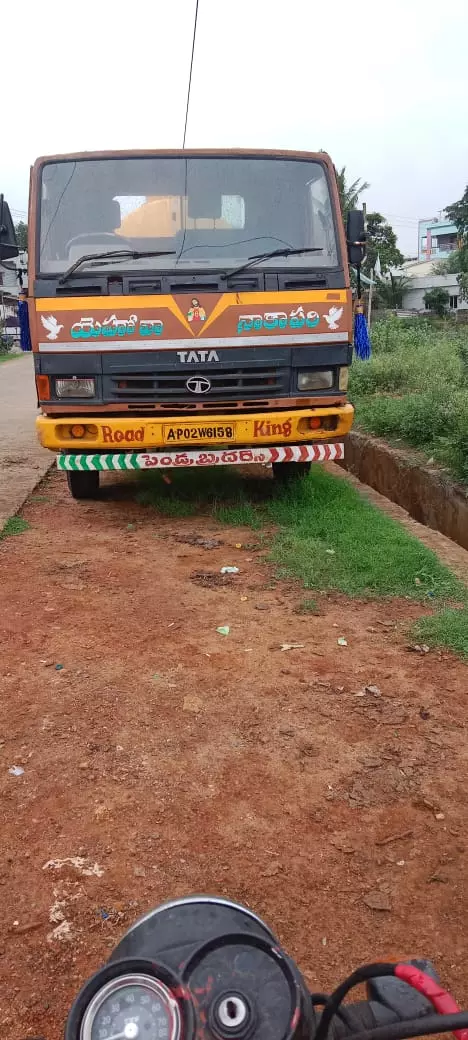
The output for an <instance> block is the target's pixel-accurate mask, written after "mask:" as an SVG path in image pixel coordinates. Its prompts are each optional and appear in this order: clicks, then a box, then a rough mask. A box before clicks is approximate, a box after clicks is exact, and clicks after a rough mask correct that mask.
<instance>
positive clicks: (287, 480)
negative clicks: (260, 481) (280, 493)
mask: <svg viewBox="0 0 468 1040" xmlns="http://www.w3.org/2000/svg"><path fill="white" fill-rule="evenodd" d="M310 467H311V463H310V462H274V463H273V476H274V478H275V480H276V481H277V482H278V483H279V484H292V483H294V482H295V481H296V480H302V478H303V477H307V476H308V474H309V473H310Z"/></svg>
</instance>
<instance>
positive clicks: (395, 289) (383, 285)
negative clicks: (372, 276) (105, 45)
mask: <svg viewBox="0 0 468 1040" xmlns="http://www.w3.org/2000/svg"><path fill="white" fill-rule="evenodd" d="M410 284H411V278H407V277H406V275H398V274H390V275H389V277H388V278H386V279H385V280H384V279H383V278H379V279H378V280H377V282H376V295H377V301H378V303H381V304H382V305H383V306H384V307H389V308H391V309H392V310H397V309H398V307H402V306H403V296H404V295H405V292H406V290H407V289H408V288H409V286H410Z"/></svg>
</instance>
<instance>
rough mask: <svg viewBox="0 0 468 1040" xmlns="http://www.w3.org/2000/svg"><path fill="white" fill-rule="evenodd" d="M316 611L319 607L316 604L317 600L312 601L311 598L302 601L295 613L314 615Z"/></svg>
mask: <svg viewBox="0 0 468 1040" xmlns="http://www.w3.org/2000/svg"><path fill="white" fill-rule="evenodd" d="M318 609H319V605H318V603H317V600H316V599H312V598H311V597H308V598H307V599H303V600H302V603H300V604H299V606H298V608H297V613H298V614H316V613H317V611H318Z"/></svg>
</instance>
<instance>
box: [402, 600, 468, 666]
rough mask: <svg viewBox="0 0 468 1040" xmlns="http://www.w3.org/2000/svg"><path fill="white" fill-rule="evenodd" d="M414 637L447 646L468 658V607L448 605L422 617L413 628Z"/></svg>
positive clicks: (437, 645) (429, 644) (422, 641)
mask: <svg viewBox="0 0 468 1040" xmlns="http://www.w3.org/2000/svg"><path fill="white" fill-rule="evenodd" d="M413 635H414V638H415V639H417V640H418V642H420V643H426V644H427V646H432V647H446V648H448V649H449V650H453V651H454V652H455V653H456V654H459V655H460V656H461V657H464V658H466V659H468V607H463V608H462V609H461V610H456V609H455V608H453V607H447V608H446V609H445V610H441V611H440V612H439V613H438V614H433V615H431V617H424V618H421V620H420V621H418V622H417V624H416V625H415V627H414V629H413Z"/></svg>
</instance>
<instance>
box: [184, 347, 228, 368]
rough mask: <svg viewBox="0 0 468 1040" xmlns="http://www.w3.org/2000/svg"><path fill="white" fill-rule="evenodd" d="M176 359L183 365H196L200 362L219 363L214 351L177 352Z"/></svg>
mask: <svg viewBox="0 0 468 1040" xmlns="http://www.w3.org/2000/svg"><path fill="white" fill-rule="evenodd" d="M177 357H178V358H179V361H181V362H182V364H183V365H198V364H200V362H201V361H219V357H218V355H217V353H216V350H178V351H177Z"/></svg>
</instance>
